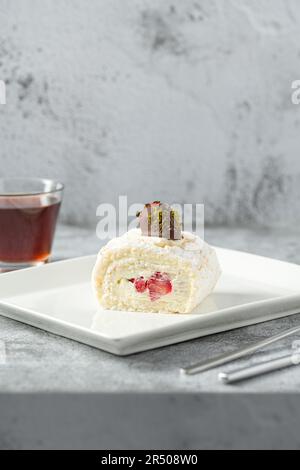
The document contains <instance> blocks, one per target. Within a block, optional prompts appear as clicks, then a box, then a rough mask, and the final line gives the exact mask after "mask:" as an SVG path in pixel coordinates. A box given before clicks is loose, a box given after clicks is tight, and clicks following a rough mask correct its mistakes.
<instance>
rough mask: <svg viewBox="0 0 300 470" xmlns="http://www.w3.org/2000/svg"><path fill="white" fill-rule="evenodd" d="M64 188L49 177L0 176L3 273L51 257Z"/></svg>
mask: <svg viewBox="0 0 300 470" xmlns="http://www.w3.org/2000/svg"><path fill="white" fill-rule="evenodd" d="M63 189H64V186H63V184H62V183H58V182H56V181H52V180H49V179H40V178H0V272H5V271H11V270H13V269H19V268H24V267H30V266H37V265H39V264H43V263H46V262H47V261H48V260H49V257H50V254H51V249H52V243H53V238H54V233H55V228H56V222H57V217H58V214H59V209H60V206H61V202H62V196H63Z"/></svg>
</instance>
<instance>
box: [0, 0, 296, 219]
mask: <svg viewBox="0 0 300 470" xmlns="http://www.w3.org/2000/svg"><path fill="white" fill-rule="evenodd" d="M297 78H300V2H299V0H290V1H288V0H268V1H267V0H252V1H250V0H249V1H246V0H185V1H182V0H88V1H87V0H43V1H40V0H0V79H4V80H6V83H7V104H6V105H5V106H3V105H2V106H1V107H0V173H1V175H3V174H5V175H13V174H18V175H33V174H35V175H48V176H52V177H56V178H59V179H61V180H63V181H65V182H66V184H67V187H68V190H67V193H66V199H65V204H64V211H63V215H64V220H65V221H68V222H72V223H89V224H94V223H95V222H96V218H95V208H96V206H97V204H98V203H99V202H103V201H111V202H113V201H114V200H115V199H116V197H117V195H118V194H128V196H129V197H130V200H131V201H134V200H138V201H143V200H145V201H147V200H149V199H152V198H155V199H157V198H161V199H166V200H170V201H173V200H176V201H179V202H180V201H187V202H190V201H191V202H192V201H198V202H201V201H204V202H205V205H206V222H210V223H236V222H238V223H240V222H242V223H248V222H250V223H253V222H258V223H267V224H271V225H272V224H283V225H284V224H285V223H293V222H294V221H295V220H296V221H297V222H298V223H300V184H299V176H300V145H299V144H300V106H299V107H298V106H295V105H293V104H292V103H291V99H290V94H291V82H292V81H293V80H295V79H297Z"/></svg>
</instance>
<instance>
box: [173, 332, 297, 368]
mask: <svg viewBox="0 0 300 470" xmlns="http://www.w3.org/2000/svg"><path fill="white" fill-rule="evenodd" d="M298 332H300V326H296V327H294V328H289V329H288V330H284V331H282V332H281V333H278V334H277V335H274V336H270V337H269V338H265V339H263V340H261V341H258V342H257V343H253V344H250V345H248V346H245V347H243V348H241V349H237V350H236V351H233V352H230V353H225V354H221V355H219V356H216V357H214V358H212V359H206V360H204V361H200V362H197V363H195V364H192V365H191V366H189V367H184V368H182V369H181V371H182V372H184V373H185V374H188V375H193V374H198V373H199V372H204V371H206V370H209V369H212V368H214V367H218V366H221V365H223V364H226V363H227V362H231V361H234V360H235V359H240V358H241V357H244V356H246V355H247V354H250V353H253V352H255V351H257V350H258V349H261V348H263V347H265V346H268V345H269V344H272V343H275V342H276V341H279V340H280V339H283V338H286V337H287V336H290V335H293V334H295V333H298Z"/></svg>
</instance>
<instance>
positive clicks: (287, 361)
mask: <svg viewBox="0 0 300 470" xmlns="http://www.w3.org/2000/svg"><path fill="white" fill-rule="evenodd" d="M299 362H300V356H299V354H289V355H287V356H283V357H280V358H277V359H272V360H271V361H265V362H261V363H260V364H254V365H252V366H248V367H244V368H243V369H238V370H235V371H233V372H220V374H219V375H218V377H219V380H220V381H221V382H223V383H225V384H231V383H234V382H239V381H241V380H245V379H250V378H252V377H257V376H259V375H263V374H266V373H268V372H272V371H275V370H279V369H283V368H285V367H290V366H295V365H298V364H299Z"/></svg>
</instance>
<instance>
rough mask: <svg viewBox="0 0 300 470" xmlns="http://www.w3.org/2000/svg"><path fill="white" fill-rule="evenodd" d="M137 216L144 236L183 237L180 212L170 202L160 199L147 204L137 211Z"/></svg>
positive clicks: (172, 238)
mask: <svg viewBox="0 0 300 470" xmlns="http://www.w3.org/2000/svg"><path fill="white" fill-rule="evenodd" d="M137 217H138V218H139V223H140V228H141V231H142V234H143V235H144V236H148V237H160V238H167V239H168V240H180V239H181V219H180V214H179V212H178V211H176V210H175V209H173V208H172V207H171V206H170V205H169V204H166V203H165V202H160V201H153V202H151V203H148V204H145V206H144V209H143V210H142V211H141V212H138V213H137Z"/></svg>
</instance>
